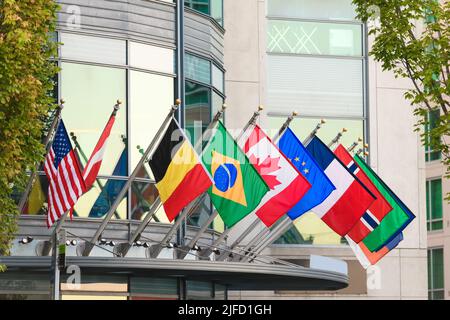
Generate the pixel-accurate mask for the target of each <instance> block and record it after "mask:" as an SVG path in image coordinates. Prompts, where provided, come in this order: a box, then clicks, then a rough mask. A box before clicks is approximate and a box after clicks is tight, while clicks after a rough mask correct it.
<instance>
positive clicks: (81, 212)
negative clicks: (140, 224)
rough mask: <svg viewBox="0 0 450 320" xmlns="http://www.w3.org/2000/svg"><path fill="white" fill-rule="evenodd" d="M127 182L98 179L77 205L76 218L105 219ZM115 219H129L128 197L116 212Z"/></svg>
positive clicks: (74, 214)
mask: <svg viewBox="0 0 450 320" xmlns="http://www.w3.org/2000/svg"><path fill="white" fill-rule="evenodd" d="M125 183H126V180H116V179H108V180H107V179H97V181H96V182H95V183H94V185H93V186H92V188H91V189H90V190H89V191H88V192H86V193H85V194H84V195H83V196H82V197H81V198H80V199H79V200H78V202H77V204H76V205H75V211H74V213H73V216H74V217H81V218H99V219H103V218H104V217H105V215H106V214H107V213H108V211H109V209H110V208H111V206H112V204H113V203H114V201H115V200H116V198H117V196H118V195H119V193H120V191H121V190H122V188H123V186H124V185H125ZM113 219H127V197H124V198H123V200H122V201H121V203H120V205H119V207H118V208H117V210H116V211H115V212H114V215H113Z"/></svg>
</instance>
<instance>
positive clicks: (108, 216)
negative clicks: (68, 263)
mask: <svg viewBox="0 0 450 320" xmlns="http://www.w3.org/2000/svg"><path fill="white" fill-rule="evenodd" d="M180 103H181V101H180V100H177V101H176V104H175V105H174V106H172V108H171V109H170V112H169V114H168V115H167V117H166V118H165V119H164V121H163V123H162V125H161V127H160V128H159V130H158V132H157V133H156V135H155V137H154V138H153V140H152V142H151V143H150V145H149V146H148V148H147V150H146V151H145V153H144V156H143V157H142V158H141V160H140V161H139V163H138V164H137V166H136V168H135V169H134V171H133V173H132V174H131V176H130V177H129V178H128V180H127V182H126V183H125V185H124V186H123V187H122V190H121V191H120V193H119V194H118V195H117V198H116V200H115V201H114V203H113V204H112V206H111V208H110V209H109V211H108V213H107V214H106V216H105V218H104V219H103V222H102V224H101V225H100V227H99V228H98V229H97V231H96V232H95V234H94V236H93V237H92V239H91V241H90V242H84V243H83V244H81V245H82V246H81V247H80V252H81V253H82V255H83V256H89V254H90V253H91V251H92V249H93V248H94V245H95V243H96V242H97V241H98V238H99V237H100V235H101V234H102V233H103V231H104V230H105V228H106V226H107V225H108V223H109V221H110V220H111V218H112V216H113V214H114V212H115V211H116V210H117V208H118V207H119V205H120V203H121V202H122V199H123V197H124V196H125V195H126V193H127V192H128V189H130V186H131V184H132V183H133V182H134V180H135V179H136V176H137V175H138V173H139V170H140V169H141V167H142V166H143V165H144V163H145V162H146V161H147V159H148V158H149V156H150V154H151V153H152V151H153V149H154V147H155V146H156V145H157V143H158V141H159V139H160V138H161V135H162V133H163V132H164V131H165V130H166V127H167V125H168V123H169V121H170V120H171V119H172V117H173V115H174V113H175V112H176V110H177V109H178V106H179V105H180ZM83 246H84V247H83Z"/></svg>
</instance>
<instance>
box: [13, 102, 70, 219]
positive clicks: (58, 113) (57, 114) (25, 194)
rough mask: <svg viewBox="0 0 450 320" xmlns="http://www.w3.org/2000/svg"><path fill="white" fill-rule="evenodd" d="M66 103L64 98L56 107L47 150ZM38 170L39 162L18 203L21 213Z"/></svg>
mask: <svg viewBox="0 0 450 320" xmlns="http://www.w3.org/2000/svg"><path fill="white" fill-rule="evenodd" d="M64 103H65V101H64V100H63V99H61V101H60V104H59V105H58V106H57V108H56V111H55V116H54V118H53V121H52V124H51V125H50V129H49V130H48V133H47V136H46V137H45V139H44V142H43V144H44V148H45V150H46V151H47V152H48V151H49V146H50V140H51V138H52V136H53V134H54V133H55V131H56V128H57V127H58V125H59V122H60V121H61V111H62V109H64ZM37 170H39V164H37V165H36V166H35V168H34V170H33V172H31V175H30V178H29V179H28V183H27V185H26V187H25V190H24V192H23V193H22V197H21V198H20V201H19V205H18V210H19V213H22V212H23V209H24V208H25V204H26V202H27V200H28V197H29V195H30V192H31V188H32V187H33V182H34V180H35V179H36V175H37V173H36V172H37Z"/></svg>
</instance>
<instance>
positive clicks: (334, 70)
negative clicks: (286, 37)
mask: <svg viewBox="0 0 450 320" xmlns="http://www.w3.org/2000/svg"><path fill="white" fill-rule="evenodd" d="M267 58H268V89H267V91H268V97H267V105H268V107H267V109H268V111H269V112H271V111H273V112H284V113H289V114H290V113H292V108H293V106H295V108H297V111H298V112H299V113H300V114H302V115H305V116H321V117H322V116H323V117H330V116H338V117H362V116H363V62H362V61H361V60H345V59H329V58H315V57H302V56H273V55H269V56H268V57H267Z"/></svg>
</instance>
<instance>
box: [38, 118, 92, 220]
mask: <svg viewBox="0 0 450 320" xmlns="http://www.w3.org/2000/svg"><path fill="white" fill-rule="evenodd" d="M44 170H45V173H46V175H47V178H48V181H49V187H48V213H47V226H48V227H49V228H50V227H51V226H52V225H53V224H54V223H55V222H56V221H57V220H58V219H59V218H61V216H62V215H64V214H65V213H66V212H67V211H69V210H71V209H72V208H73V206H74V205H75V203H76V202H77V201H78V199H79V198H80V197H81V195H82V194H83V193H84V192H85V191H86V186H85V183H84V179H83V177H82V175H81V170H80V166H79V163H78V161H77V158H76V156H75V152H74V150H73V148H72V144H71V143H70V140H69V136H68V134H67V131H66V127H65V126H64V123H63V121H62V120H61V122H60V123H59V126H58V129H57V130H56V134H55V138H54V140H53V143H52V146H51V148H50V151H49V153H48V155H47V157H46V159H45V163H44Z"/></svg>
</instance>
